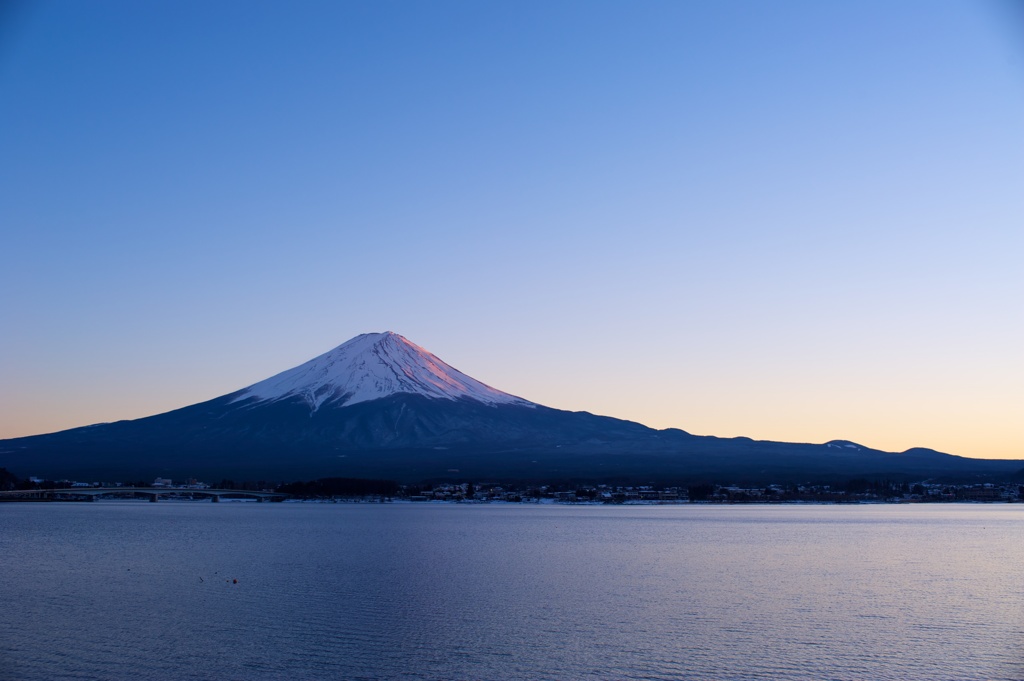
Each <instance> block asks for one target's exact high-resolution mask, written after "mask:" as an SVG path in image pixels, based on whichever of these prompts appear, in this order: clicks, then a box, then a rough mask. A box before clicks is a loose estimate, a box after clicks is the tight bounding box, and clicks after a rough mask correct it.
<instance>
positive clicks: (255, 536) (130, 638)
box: [0, 501, 1024, 681]
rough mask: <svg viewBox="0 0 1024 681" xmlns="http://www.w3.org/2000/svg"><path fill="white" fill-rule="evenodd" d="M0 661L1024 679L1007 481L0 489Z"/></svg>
mask: <svg viewBox="0 0 1024 681" xmlns="http://www.w3.org/2000/svg"><path fill="white" fill-rule="evenodd" d="M0 587H2V588H0V598H2V599H3V606H4V607H3V617H2V618H0V679H5V680H6V679H10V680H18V681H32V680H36V679H38V680H44V679H45V680H47V681H52V680H57V679H127V678H131V679H172V678H173V679H584V678H585V679H815V680H817V679H826V678H827V679H900V680H907V679H929V680H931V679H1012V680H1015V681H1017V680H1020V679H1024V504H1016V505H1010V504H1005V505H959V504H947V505H861V506H812V505H804V506H706V505H682V506H616V507H608V506H568V505H567V506H561V505H514V504H509V505H497V504H494V505H451V504H448V505H446V504H397V503H396V504H287V503H286V504H256V503H221V504H212V503H201V502H172V501H161V502H160V503H156V504H151V503H145V502H132V501H101V502H96V503H7V504H0Z"/></svg>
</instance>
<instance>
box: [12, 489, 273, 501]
mask: <svg viewBox="0 0 1024 681" xmlns="http://www.w3.org/2000/svg"><path fill="white" fill-rule="evenodd" d="M140 496H142V497H149V500H150V501H152V502H155V501H157V500H158V499H159V498H160V497H171V496H174V497H184V496H188V497H192V498H195V497H208V498H210V500H211V501H214V502H218V501H220V500H221V498H225V497H227V498H232V499H235V498H246V499H256V501H282V500H284V499H286V498H287V497H288V495H287V494H281V493H279V492H252V491H249V490H241V489H193V488H191V487H67V488H60V489H27V490H10V491H3V492H0V502H2V501H77V500H81V499H87V500H88V501H96V499H97V498H98V497H140Z"/></svg>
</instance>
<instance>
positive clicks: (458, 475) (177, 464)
mask: <svg viewBox="0 0 1024 681" xmlns="http://www.w3.org/2000/svg"><path fill="white" fill-rule="evenodd" d="M0 466H2V467H6V468H7V469H8V470H11V471H13V472H15V473H16V474H18V475H19V476H28V475H37V476H42V477H50V478H77V479H88V480H93V479H96V480H129V479H146V478H152V477H154V476H157V475H159V476H163V477H172V478H179V479H180V478H184V477H197V478H207V479H219V478H221V477H231V478H235V479H250V480H257V479H262V480H294V479H300V478H314V477H328V476H340V477H375V478H389V479H395V480H399V481H403V482H416V481H421V480H429V479H495V480H513V479H514V480H536V481H556V480H566V481H568V480H580V481H582V480H587V481H609V482H611V481H623V482H648V481H649V482H665V481H678V482H687V481H700V480H730V481H736V482H788V481H805V480H845V479H849V478H851V477H871V476H877V477H890V478H893V477H907V478H918V479H920V478H922V477H942V476H945V477H957V478H964V477H965V476H970V477H978V478H982V477H993V476H995V477H1005V476H1006V475H1008V474H1012V473H1013V472H1015V471H1018V470H1020V469H1021V468H1022V466H1024V462H1020V461H985V460H979V459H966V458H962V457H956V456H951V455H948V454H941V453H939V452H934V451H931V450H925V449H912V450H908V451H906V452H903V453H900V454H895V453H888V452H881V451H878V450H874V449H870V448H867V447H863V446H860V445H854V444H853V443H849V442H845V441H833V442H831V443H826V444H820V445H817V444H792V443H782V442H763V441H755V440H751V439H749V438H729V439H723V438H716V437H709V436H695V435H690V434H689V433H686V432H685V431H682V430H678V429H668V430H654V429H652V428H648V427H646V426H644V425H641V424H639V423H634V422H631V421H624V420H620V419H615V418H611V417H607V416H595V415H593V414H590V413H587V412H570V411H563V410H559V409H552V408H550V407H545V406H543V405H540V404H536V403H534V402H530V401H529V400H526V399H523V398H521V397H516V396H514V395H510V394H508V393H505V392H502V391H500V390H497V389H495V388H492V387H491V386H488V385H486V384H484V383H482V382H480V381H478V380H476V379H474V378H472V377H470V376H467V375H466V374H463V373H462V372H460V371H458V370H457V369H455V368H454V367H452V366H450V365H448V364H446V363H445V362H444V361H442V360H441V359H439V358H438V357H436V356H435V355H433V354H431V353H430V352H428V351H427V350H425V349H423V348H421V347H419V346H418V345H416V344H414V343H412V342H410V341H409V340H407V339H405V338H403V337H402V336H400V335H398V334H396V333H391V332H387V333H368V334H363V335H360V336H357V337H355V338H353V339H351V340H349V341H348V342H346V343H343V344H342V345H339V346H338V347H336V348H334V349H333V350H331V351H329V352H326V353H324V354H323V355H320V356H319V357H316V358H314V359H312V360H310V361H308V362H306V363H304V364H301V365H299V366H297V367H295V368H293V369H289V370H287V371H284V372H282V373H279V374H277V375H275V376H272V377H270V378H268V379H266V380H263V381H260V382H258V383H254V384H253V385H250V386H248V387H246V388H243V389H241V390H238V391H236V392H233V393H230V394H228V395H223V396H221V397H218V398H215V399H212V400H209V401H207V402H202V403H199V404H194V405H191V406H187V407H183V408H181V409H177V410H174V411H170V412H166V413H164V414H157V415H155V416H149V417H146V418H141V419H136V420H131V421H118V422H115V423H107V424H98V425H94V426H86V427H82V428H74V429H71V430H65V431H61V432H57V433H50V434H46V435H35V436H30V437H22V438H14V439H9V440H0Z"/></svg>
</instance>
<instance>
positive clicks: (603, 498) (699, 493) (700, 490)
mask: <svg viewBox="0 0 1024 681" xmlns="http://www.w3.org/2000/svg"><path fill="white" fill-rule="evenodd" d="M47 490H48V491H54V492H57V494H56V495H51V498H56V499H61V500H78V499H86V498H88V499H89V500H93V499H95V498H97V496H99V497H103V496H106V494H109V496H111V497H116V496H124V495H127V494H128V493H129V492H132V491H139V492H140V493H142V494H148V495H150V497H151V498H154V499H155V496H154V495H155V494H160V495H161V496H162V497H164V498H178V499H193V500H207V499H210V498H211V495H213V493H214V492H215V493H216V495H215V496H212V498H213V499H215V500H218V501H219V500H220V499H222V498H231V496H232V493H235V494H236V495H237V496H238V497H239V498H245V497H246V496H247V495H253V494H259V495H274V496H273V497H272V498H271V497H260V499H261V500H262V499H263V498H267V499H270V500H274V501H283V500H286V501H335V502H340V501H377V502H381V501H383V502H394V501H405V502H417V503H426V502H448V503H490V502H499V503H561V504H686V503H706V504H716V503H717V504H750V503H774V504H778V503H837V504H838V503H842V504H850V503H955V502H975V503H978V502H987V503H999V502H1001V503H1021V502H1024V485H1022V484H1019V483H1017V482H1003V483H993V482H986V483H960V484H949V483H938V482H932V481H927V480H925V481H920V482H899V481H889V480H867V479H855V480H849V481H847V482H845V483H841V484H785V485H783V484H769V485H765V486H740V485H735V484H718V483H703V484H697V485H688V486H684V485H674V486H673V485H667V486H656V485H612V484H567V483H561V484H558V483H550V484H509V483H498V482H461V483H452V482H444V483H422V484H418V485H401V484H398V483H396V482H394V481H391V480H365V479H359V478H322V479H319V480H313V481H309V482H293V483H268V482H267V481H263V480H260V481H246V482H240V483H239V482H236V481H234V480H229V479H223V480H220V481H219V482H217V483H214V484H211V483H206V482H202V481H200V480H197V479H195V478H189V479H186V480H183V481H182V480H179V481H175V480H173V479H170V478H163V477H157V478H155V479H154V480H152V481H151V482H150V481H141V480H140V481H134V482H123V481H122V482H83V481H73V480H45V479H42V478H38V477H34V476H30V477H28V478H26V479H24V480H19V479H18V478H16V477H15V476H13V475H12V474H10V473H9V472H8V471H6V470H4V469H0V492H4V493H6V494H5V496H7V498H10V499H15V498H19V497H21V495H18V494H17V493H18V492H25V493H26V494H25V498H28V497H29V495H30V494H31V493H33V492H39V491H47ZM122 490H123V492H121V491H122ZM76 492H78V493H79V495H78V496H77V497H76Z"/></svg>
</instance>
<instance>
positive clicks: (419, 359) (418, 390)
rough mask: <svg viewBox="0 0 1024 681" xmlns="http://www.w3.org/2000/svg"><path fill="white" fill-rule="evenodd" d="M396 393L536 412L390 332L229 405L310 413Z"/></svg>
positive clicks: (263, 384) (342, 348)
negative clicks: (304, 408)
mask: <svg viewBox="0 0 1024 681" xmlns="http://www.w3.org/2000/svg"><path fill="white" fill-rule="evenodd" d="M397 393H409V394H414V395H423V396H424V397H429V398H433V399H442V400H459V399H470V400H475V401H477V402H483V403H484V404H488V405H495V406H496V405H518V406H525V407H533V406H536V405H534V403H533V402H529V401H527V400H524V399H521V398H519V397H515V396H514V395H509V394H508V393H503V392H501V391H500V390H495V389H494V388H492V387H490V386H489V385H485V384H483V383H481V382H480V381H478V380H476V379H474V378H470V377H469V376H467V375H466V374H464V373H462V372H461V371H459V370H458V369H455V368H453V367H451V366H449V365H448V364H445V363H444V362H443V361H441V360H440V359H438V358H437V357H436V356H434V355H433V354H431V353H429V352H427V351H426V350H424V349H423V348H421V347H420V346H418V345H416V344H415V343H411V342H409V341H408V340H406V339H405V338H404V337H402V336H400V335H398V334H397V333H392V332H390V331H388V332H385V333H364V334H362V335H360V336H356V337H355V338H353V339H352V340H350V341H348V342H346V343H342V344H341V345H339V346H338V347H336V348H334V349H333V350H331V351H330V352H326V353H324V354H322V355H320V356H319V357H316V358H314V359H311V360H310V361H308V362H306V363H305V364H301V365H299V366H297V367H295V368H294V369H289V370H288V371H284V372H282V373H280V374H277V375H276V376H272V377H271V378H268V379H266V380H265V381H260V382H259V383H256V384H254V385H251V386H249V387H248V388H244V389H243V390H241V391H240V392H239V393H238V395H237V396H236V397H235V399H234V400H232V402H239V401H242V400H249V399H255V400H256V401H258V402H268V401H270V402H274V401H277V400H282V399H286V398H292V397H301V398H302V399H304V400H305V401H306V402H307V403H308V404H309V406H310V409H311V410H313V411H316V410H318V409H319V408H320V407H321V406H323V405H324V404H327V403H331V405H332V406H336V407H342V406H349V405H353V404H358V403H360V402H369V401H370V400H376V399H380V398H382V397H388V396H389V395H394V394H397Z"/></svg>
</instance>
